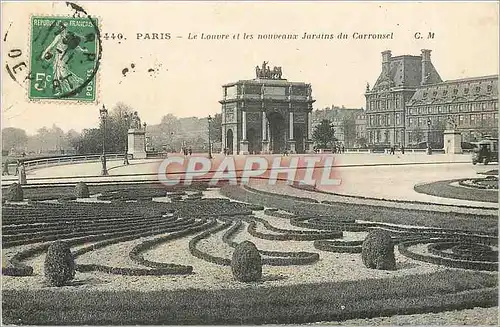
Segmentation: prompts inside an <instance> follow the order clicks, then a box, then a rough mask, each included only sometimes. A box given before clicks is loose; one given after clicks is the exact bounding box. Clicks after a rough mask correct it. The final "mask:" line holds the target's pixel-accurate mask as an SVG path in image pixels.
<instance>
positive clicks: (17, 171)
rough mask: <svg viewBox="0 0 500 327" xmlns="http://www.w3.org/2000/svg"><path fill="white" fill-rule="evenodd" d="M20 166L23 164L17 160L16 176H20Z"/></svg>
mask: <svg viewBox="0 0 500 327" xmlns="http://www.w3.org/2000/svg"><path fill="white" fill-rule="evenodd" d="M19 166H21V162H20V161H19V160H17V163H16V176H17V175H18V174H19Z"/></svg>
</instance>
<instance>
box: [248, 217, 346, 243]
mask: <svg viewBox="0 0 500 327" xmlns="http://www.w3.org/2000/svg"><path fill="white" fill-rule="evenodd" d="M252 219H253V220H251V221H249V225H248V228H247V232H248V233H249V234H250V235H252V236H254V237H258V238H262V239H265V240H272V241H314V240H319V239H330V238H342V237H343V233H342V232H341V231H335V232H334V231H317V232H315V231H301V230H297V231H295V230H287V229H281V228H276V227H273V226H272V225H270V224H269V223H268V222H267V221H265V220H262V219H259V218H256V217H254V218H252ZM256 221H258V222H260V223H262V224H263V225H264V227H266V228H267V229H269V230H272V231H275V232H279V233H284V234H265V233H261V232H258V231H257V223H256Z"/></svg>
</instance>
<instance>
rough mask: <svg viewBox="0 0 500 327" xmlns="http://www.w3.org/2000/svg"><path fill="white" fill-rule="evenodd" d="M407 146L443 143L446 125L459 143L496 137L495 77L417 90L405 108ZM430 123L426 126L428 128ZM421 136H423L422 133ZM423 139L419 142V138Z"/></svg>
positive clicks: (457, 81)
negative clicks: (450, 122) (451, 123)
mask: <svg viewBox="0 0 500 327" xmlns="http://www.w3.org/2000/svg"><path fill="white" fill-rule="evenodd" d="M406 116H407V135H408V139H407V140H408V143H409V144H411V143H419V142H421V141H427V140H426V138H427V133H428V134H429V140H430V142H432V143H434V144H442V143H443V131H444V129H445V128H446V121H447V120H449V119H451V120H453V121H454V123H455V125H456V126H457V127H456V130H458V131H460V132H461V133H462V141H463V142H472V141H476V140H479V139H481V137H482V136H483V135H486V134H487V135H490V136H494V137H497V136H498V75H493V76H483V77H473V78H466V79H459V80H451V81H446V82H442V83H438V84H433V85H428V86H425V87H421V88H419V89H418V90H417V91H416V92H415V94H414V95H413V97H412V98H411V99H410V101H409V102H408V103H407V105H406ZM429 123H430V124H429ZM422 132H423V133H422ZM422 134H423V135H425V137H424V138H423V139H422V140H419V138H421V136H422Z"/></svg>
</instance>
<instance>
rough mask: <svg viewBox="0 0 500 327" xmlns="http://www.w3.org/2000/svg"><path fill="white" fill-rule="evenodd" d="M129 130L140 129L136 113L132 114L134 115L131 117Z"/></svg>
mask: <svg viewBox="0 0 500 327" xmlns="http://www.w3.org/2000/svg"><path fill="white" fill-rule="evenodd" d="M130 128H133V129H134V128H137V129H140V128H141V118H139V114H138V113H137V111H135V112H134V115H133V116H132V119H131V120H130Z"/></svg>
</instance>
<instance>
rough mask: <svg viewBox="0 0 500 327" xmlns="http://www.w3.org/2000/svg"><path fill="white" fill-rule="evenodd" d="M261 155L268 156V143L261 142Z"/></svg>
mask: <svg viewBox="0 0 500 327" xmlns="http://www.w3.org/2000/svg"><path fill="white" fill-rule="evenodd" d="M261 153H262V154H269V153H270V151H269V141H262V151H261Z"/></svg>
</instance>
